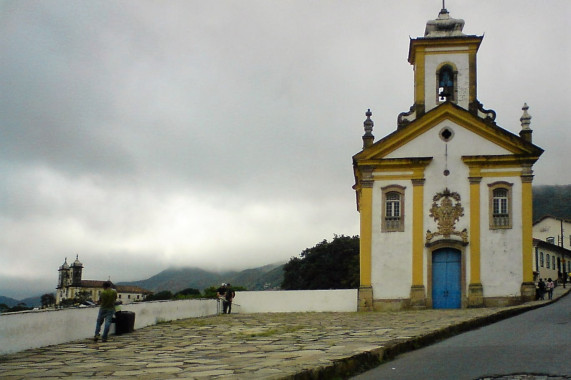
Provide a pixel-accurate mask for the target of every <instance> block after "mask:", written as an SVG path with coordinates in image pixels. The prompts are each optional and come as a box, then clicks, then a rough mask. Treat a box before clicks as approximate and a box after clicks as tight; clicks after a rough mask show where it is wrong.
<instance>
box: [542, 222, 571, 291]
mask: <svg viewBox="0 0 571 380" xmlns="http://www.w3.org/2000/svg"><path fill="white" fill-rule="evenodd" d="M533 237H534V239H533V253H534V262H533V266H534V272H533V273H534V276H535V278H536V281H537V280H539V279H540V278H543V279H546V278H552V279H553V280H558V282H559V283H561V282H563V279H565V280H566V281H568V279H569V273H571V221H570V220H567V219H562V218H556V217H554V216H550V215H547V216H544V217H542V218H540V219H539V220H537V221H536V222H535V223H534V224H533Z"/></svg>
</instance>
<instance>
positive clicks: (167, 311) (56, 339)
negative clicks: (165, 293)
mask: <svg viewBox="0 0 571 380" xmlns="http://www.w3.org/2000/svg"><path fill="white" fill-rule="evenodd" d="M216 306H217V305H216V300H180V301H155V302H140V303H132V304H128V305H124V306H122V310H124V311H132V312H134V313H135V328H136V329H138V328H142V327H146V326H150V325H154V324H156V323H158V322H163V321H173V320H176V319H184V318H196V317H204V316H208V315H215V314H216ZM98 312H99V308H98V307H87V308H73V309H60V310H44V311H30V312H21V313H7V314H2V315H0V342H1V344H0V354H8V353H12V352H18V351H23V350H26V349H29V348H37V347H44V346H49V345H52V344H59V343H65V342H70V341H74V340H79V339H85V338H90V337H92V336H93V333H94V331H95V322H96V320H97V313H98ZM102 332H103V328H102ZM114 332H115V324H112V325H111V333H114Z"/></svg>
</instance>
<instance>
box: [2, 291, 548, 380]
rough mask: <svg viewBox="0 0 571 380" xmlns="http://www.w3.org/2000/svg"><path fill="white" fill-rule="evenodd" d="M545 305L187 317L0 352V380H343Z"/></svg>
mask: <svg viewBox="0 0 571 380" xmlns="http://www.w3.org/2000/svg"><path fill="white" fill-rule="evenodd" d="M548 302H549V301H535V302H531V303H528V304H525V305H521V306H516V307H506V308H482V309H456V310H417V311H403V312H393V313H389V312H382V313H381V312H379V313H377V312H369V313H264V314H231V315H219V316H213V317H206V318H196V319H186V320H180V321H174V322H169V323H162V324H159V325H156V326H150V327H146V328H143V329H140V330H137V331H135V332H134V333H132V334H126V335H121V336H110V339H109V341H108V342H106V343H102V342H101V341H99V342H98V343H94V342H93V341H92V340H82V341H75V342H71V343H65V344H59V345H56V346H49V347H43V348H39V349H31V350H27V351H23V352H19V353H16V354H10V355H3V356H0V378H2V379H38V378H42V379H44V380H49V379H62V378H81V379H85V378H106V379H129V378H132V379H183V378H184V379H244V378H248V379H250V380H254V379H284V378H296V379H313V378H335V377H337V378H343V377H345V376H346V375H347V374H350V373H354V372H355V371H356V370H357V369H359V368H366V367H367V366H370V365H374V364H378V362H379V361H380V360H382V359H386V358H387V357H390V356H391V355H394V354H397V353H399V352H402V351H406V350H410V349H413V348H414V347H415V346H419V345H425V344H429V343H431V342H433V341H434V340H436V339H439V338H442V337H444V336H446V335H450V334H454V333H457V332H459V331H462V330H466V329H469V328H474V327H477V326H479V325H482V324H486V323H490V322H491V321H492V320H497V319H501V318H506V317H507V316H509V315H513V314H515V313H519V312H522V311H524V310H527V309H528V308H530V307H539V306H542V305H544V304H547V303H548ZM521 379H527V378H525V377H522V378H521ZM546 379H549V378H548V377H546Z"/></svg>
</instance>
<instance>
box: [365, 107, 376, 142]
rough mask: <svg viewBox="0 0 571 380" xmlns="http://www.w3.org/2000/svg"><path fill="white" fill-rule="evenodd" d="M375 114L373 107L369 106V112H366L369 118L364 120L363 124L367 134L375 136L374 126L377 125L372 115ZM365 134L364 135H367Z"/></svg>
mask: <svg viewBox="0 0 571 380" xmlns="http://www.w3.org/2000/svg"><path fill="white" fill-rule="evenodd" d="M372 115H373V113H372V112H371V109H370V108H369V109H368V110H367V112H365V116H367V120H365V121H364V122H363V126H364V127H365V136H367V137H368V136H373V134H372V132H373V126H374V125H375V123H373V120H371V116H372ZM365 136H363V137H365Z"/></svg>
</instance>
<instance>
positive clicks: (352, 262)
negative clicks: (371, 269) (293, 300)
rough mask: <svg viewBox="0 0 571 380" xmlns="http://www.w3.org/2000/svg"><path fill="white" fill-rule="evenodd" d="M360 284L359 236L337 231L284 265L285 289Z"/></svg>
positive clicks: (343, 286)
mask: <svg viewBox="0 0 571 380" xmlns="http://www.w3.org/2000/svg"><path fill="white" fill-rule="evenodd" d="M358 287H359V236H344V235H341V236H338V235H335V236H334V238H333V240H332V241H331V242H328V241H327V240H323V241H322V242H320V243H317V245H316V246H315V247H312V248H307V249H305V250H304V251H303V252H301V254H300V257H292V258H291V260H290V261H289V262H288V263H287V264H285V265H284V280H283V282H282V289H285V290H301V289H353V288H358Z"/></svg>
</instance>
